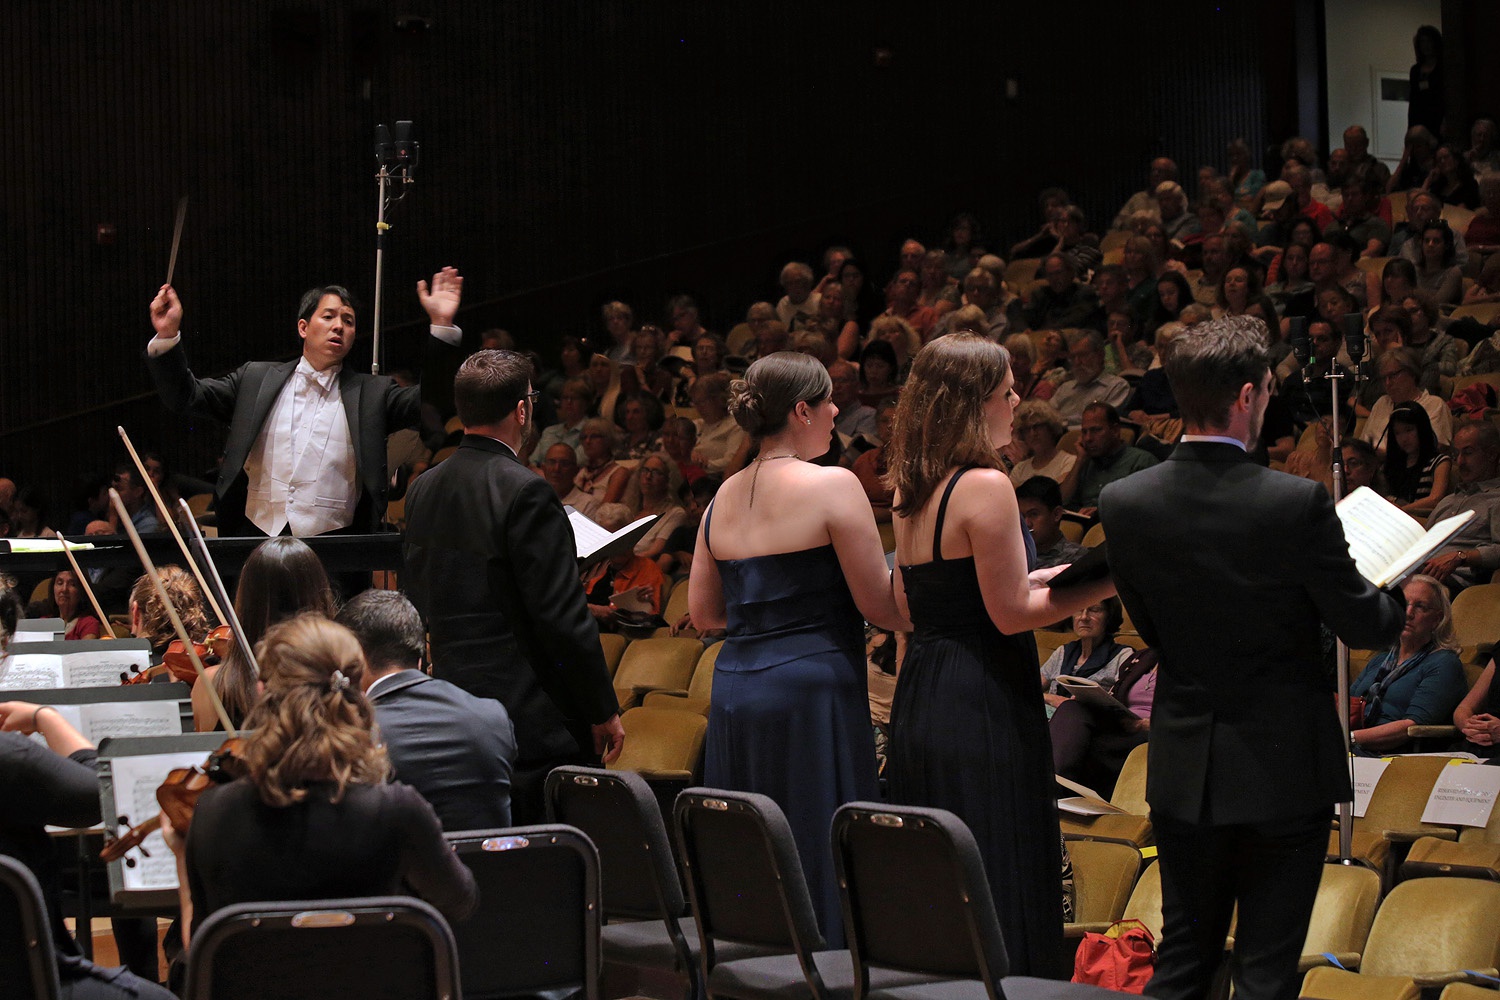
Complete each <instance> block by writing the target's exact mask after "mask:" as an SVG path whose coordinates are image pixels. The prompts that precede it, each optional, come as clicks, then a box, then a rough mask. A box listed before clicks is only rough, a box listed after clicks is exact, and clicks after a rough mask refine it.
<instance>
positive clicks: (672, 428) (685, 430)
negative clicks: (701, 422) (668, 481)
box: [661, 417, 708, 483]
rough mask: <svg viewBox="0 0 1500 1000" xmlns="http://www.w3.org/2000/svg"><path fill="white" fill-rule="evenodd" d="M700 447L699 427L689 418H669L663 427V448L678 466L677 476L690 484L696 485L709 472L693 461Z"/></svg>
mask: <svg viewBox="0 0 1500 1000" xmlns="http://www.w3.org/2000/svg"><path fill="white" fill-rule="evenodd" d="M697 446H698V425H697V424H695V423H693V422H692V421H691V420H689V419H688V418H687V417H668V418H667V419H666V422H665V423H663V424H662V425H661V447H662V451H665V452H666V453H667V454H668V455H669V456H671V459H672V461H673V462H674V463H676V465H677V474H678V475H679V476H681V477H682V478H683V479H684V480H685V481H686V482H688V483H696V482H697V481H698V480H700V479H702V478H703V477H704V476H706V475H708V471H707V470H706V469H704V468H703V466H701V465H698V464H697V463H696V462H694V461H693V449H695V448H696V447H697Z"/></svg>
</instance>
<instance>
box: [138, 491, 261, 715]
mask: <svg viewBox="0 0 1500 1000" xmlns="http://www.w3.org/2000/svg"><path fill="white" fill-rule="evenodd" d="M148 481H149V480H148ZM109 502H110V503H111V504H113V505H114V508H115V511H116V513H118V514H119V515H120V524H121V526H122V527H124V529H125V533H126V534H127V535H129V536H130V544H132V545H134V546H135V553H136V555H138V556H140V557H141V565H142V566H144V567H145V568H146V575H147V576H148V577H150V578H151V586H153V587H155V588H156V596H157V597H159V598H161V603H162V607H164V608H166V609H167V617H168V618H170V619H171V620H172V627H173V628H174V629H176V630H177V638H179V639H181V640H182V645H183V648H184V649H186V650H187V654H188V657H189V658H190V659H191V660H192V661H193V669H194V670H196V671H197V672H198V682H199V683H200V684H204V685H206V686H207V689H208V697H209V699H210V700H211V701H212V702H213V704H214V712H215V713H216V714H217V715H218V716H219V721H220V722H222V723H223V724H224V731H225V732H226V733H228V734H229V735H230V736H238V735H239V734H240V733H239V730H238V729H236V728H235V727H234V723H233V722H231V721H229V713H228V712H227V711H225V709H224V702H223V701H221V700H220V699H219V692H218V691H215V690H214V686H213V683H212V682H210V681H209V680H208V678H206V677H204V676H203V673H204V671H203V660H202V658H201V657H199V655H198V651H197V650H196V649H195V648H194V647H193V639H192V637H191V636H189V635H188V630H187V627H186V626H184V625H183V624H182V616H181V615H179V614H178V613H177V605H175V604H173V603H172V598H171V595H169V594H168V593H167V588H166V587H165V586H163V585H162V582H161V575H160V574H158V573H157V572H156V564H155V563H153V562H152V561H151V557H150V556H149V555H147V554H146V546H145V544H144V543H142V541H141V536H140V533H139V532H137V531H136V530H135V524H134V523H133V522H132V521H131V520H130V514H129V513H128V512H127V511H126V510H125V501H123V500H121V499H120V494H119V493H118V492H116V491H115V490H114V489H111V490H110V491H109ZM184 551H186V550H185V549H184ZM188 561H189V562H191V561H192V560H191V559H189V560H188Z"/></svg>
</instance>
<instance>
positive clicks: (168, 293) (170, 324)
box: [151, 285, 182, 340]
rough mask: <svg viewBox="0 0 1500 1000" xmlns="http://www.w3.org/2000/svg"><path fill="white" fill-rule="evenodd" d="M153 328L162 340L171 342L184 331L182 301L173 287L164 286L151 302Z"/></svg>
mask: <svg viewBox="0 0 1500 1000" xmlns="http://www.w3.org/2000/svg"><path fill="white" fill-rule="evenodd" d="M151 326H152V328H153V329H155V330H156V335H157V337H159V338H161V339H162V340H171V339H172V338H173V337H175V336H177V334H178V333H179V332H180V331H181V330H182V300H181V299H179V298H178V297H177V290H176V289H174V288H173V287H172V286H171V285H162V286H161V288H160V289H158V290H157V293H156V298H154V299H152V300H151Z"/></svg>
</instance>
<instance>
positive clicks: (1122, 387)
mask: <svg viewBox="0 0 1500 1000" xmlns="http://www.w3.org/2000/svg"><path fill="white" fill-rule="evenodd" d="M1068 358H1069V360H1070V361H1071V362H1072V363H1071V365H1070V366H1069V371H1070V372H1071V377H1070V378H1069V379H1068V380H1067V381H1066V382H1064V383H1063V384H1062V385H1060V386H1058V387H1057V391H1056V392H1055V393H1053V394H1052V405H1053V406H1055V407H1057V412H1058V413H1060V414H1062V418H1063V419H1064V420H1066V421H1067V422H1068V426H1070V427H1077V426H1079V422H1080V420H1081V419H1082V417H1083V410H1084V407H1086V406H1088V405H1089V404H1091V403H1108V404H1109V405H1110V406H1112V407H1117V408H1118V407H1121V406H1124V405H1125V403H1126V401H1128V400H1129V399H1130V383H1129V382H1127V381H1125V380H1124V379H1122V378H1120V376H1118V375H1106V374H1105V373H1104V338H1103V337H1101V336H1099V334H1097V333H1095V332H1094V331H1093V330H1080V331H1078V332H1077V333H1076V334H1075V335H1074V336H1073V337H1071V338H1069V346H1068Z"/></svg>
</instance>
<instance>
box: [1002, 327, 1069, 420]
mask: <svg viewBox="0 0 1500 1000" xmlns="http://www.w3.org/2000/svg"><path fill="white" fill-rule="evenodd" d="M1003 346H1004V347H1005V351H1006V353H1007V354H1009V355H1010V373H1011V375H1012V376H1013V377H1014V379H1015V393H1016V396H1017V398H1019V399H1020V400H1021V401H1022V402H1023V403H1024V402H1028V401H1030V400H1033V399H1035V400H1044V399H1051V398H1052V394H1053V393H1054V392H1056V391H1057V386H1056V385H1054V384H1053V383H1052V382H1051V381H1050V379H1049V378H1048V375H1049V374H1051V373H1049V372H1047V371H1044V370H1043V369H1042V368H1041V367H1040V366H1039V365H1038V363H1037V359H1038V356H1039V352H1038V351H1037V347H1036V342H1035V341H1033V340H1032V339H1031V335H1030V334H1026V333H1013V334H1011V335H1010V336H1008V337H1006V338H1005V341H1004V343H1003ZM1065 346H1066V342H1065ZM1058 371H1059V372H1062V369H1058ZM1065 377H1066V372H1062V374H1060V375H1059V376H1058V378H1059V381H1061V380H1062V379H1063V378H1065Z"/></svg>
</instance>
